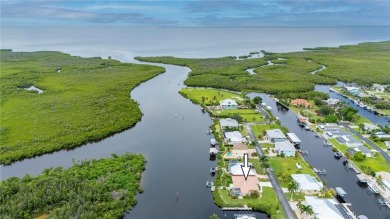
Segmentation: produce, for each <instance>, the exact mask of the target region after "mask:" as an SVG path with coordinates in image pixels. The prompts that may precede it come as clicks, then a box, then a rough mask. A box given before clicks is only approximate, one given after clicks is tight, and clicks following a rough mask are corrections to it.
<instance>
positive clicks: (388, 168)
mask: <svg viewBox="0 0 390 219" xmlns="http://www.w3.org/2000/svg"><path fill="white" fill-rule="evenodd" d="M329 141H330V142H331V143H332V144H333V145H334V146H335V147H336V148H337V149H339V150H340V151H341V152H343V153H344V154H345V153H346V152H347V149H348V147H347V146H346V145H344V144H340V143H339V142H338V141H337V140H336V139H329ZM352 161H353V162H354V163H355V164H356V165H357V166H358V167H359V168H360V169H362V166H369V167H371V168H372V170H373V171H375V172H380V171H385V172H390V165H389V163H387V161H386V160H385V158H384V157H383V156H382V155H381V154H379V153H378V154H377V157H376V158H372V157H367V158H366V159H364V160H363V161H356V160H352Z"/></svg>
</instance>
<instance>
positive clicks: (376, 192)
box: [367, 182, 379, 194]
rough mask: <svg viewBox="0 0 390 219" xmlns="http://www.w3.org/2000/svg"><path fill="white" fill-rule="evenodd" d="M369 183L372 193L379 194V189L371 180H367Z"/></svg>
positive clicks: (369, 190)
mask: <svg viewBox="0 0 390 219" xmlns="http://www.w3.org/2000/svg"><path fill="white" fill-rule="evenodd" d="M367 185H368V192H369V193H370V194H379V190H378V189H377V188H376V187H375V186H374V185H373V184H372V183H371V182H367Z"/></svg>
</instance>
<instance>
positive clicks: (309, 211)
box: [298, 204, 314, 215]
mask: <svg viewBox="0 0 390 219" xmlns="http://www.w3.org/2000/svg"><path fill="white" fill-rule="evenodd" d="M298 208H299V210H301V213H303V214H308V215H313V214H314V211H313V208H312V207H311V206H310V205H303V204H300V206H298Z"/></svg>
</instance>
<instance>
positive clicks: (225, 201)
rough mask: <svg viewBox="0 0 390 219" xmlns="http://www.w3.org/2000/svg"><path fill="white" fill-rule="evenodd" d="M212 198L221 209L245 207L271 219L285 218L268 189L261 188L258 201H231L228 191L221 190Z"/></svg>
mask: <svg viewBox="0 0 390 219" xmlns="http://www.w3.org/2000/svg"><path fill="white" fill-rule="evenodd" d="M213 196H214V199H216V202H217V205H218V206H221V207H242V206H243V205H247V206H248V207H252V208H253V209H254V210H260V211H262V212H265V213H267V214H268V215H269V216H271V217H272V218H286V217H285V215H284V212H283V210H282V208H281V206H280V204H279V201H278V198H277V197H276V194H275V191H274V190H273V189H272V188H270V187H263V193H262V197H261V198H259V199H231V198H230V197H229V195H228V191H227V190H223V189H218V190H215V191H214V193H213Z"/></svg>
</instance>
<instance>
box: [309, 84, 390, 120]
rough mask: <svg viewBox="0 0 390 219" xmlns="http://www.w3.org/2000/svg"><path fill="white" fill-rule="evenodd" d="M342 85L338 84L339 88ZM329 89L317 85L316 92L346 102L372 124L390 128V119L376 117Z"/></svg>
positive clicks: (325, 86)
mask: <svg viewBox="0 0 390 219" xmlns="http://www.w3.org/2000/svg"><path fill="white" fill-rule="evenodd" d="M342 85H343V83H341V82H338V86H342ZM329 88H330V86H328V85H316V86H315V90H316V91H321V92H324V93H327V94H328V95H329V97H330V98H335V99H340V100H342V101H344V102H345V103H347V104H348V105H350V106H351V107H353V108H355V109H357V110H359V112H358V113H359V115H361V116H363V117H365V118H367V119H368V120H370V121H371V122H373V123H376V124H379V125H382V126H385V125H388V126H390V119H389V118H387V117H385V116H379V115H376V114H374V113H373V112H370V111H368V110H366V109H364V108H362V107H360V106H358V105H357V104H355V103H354V102H352V101H351V100H350V99H348V98H345V97H343V96H341V95H340V94H338V93H336V92H330V91H329Z"/></svg>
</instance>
